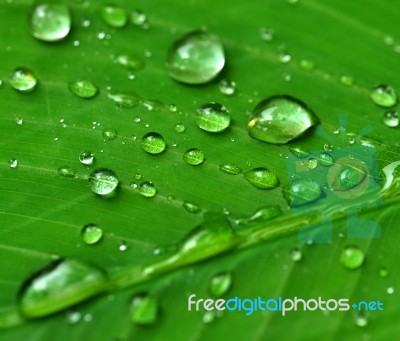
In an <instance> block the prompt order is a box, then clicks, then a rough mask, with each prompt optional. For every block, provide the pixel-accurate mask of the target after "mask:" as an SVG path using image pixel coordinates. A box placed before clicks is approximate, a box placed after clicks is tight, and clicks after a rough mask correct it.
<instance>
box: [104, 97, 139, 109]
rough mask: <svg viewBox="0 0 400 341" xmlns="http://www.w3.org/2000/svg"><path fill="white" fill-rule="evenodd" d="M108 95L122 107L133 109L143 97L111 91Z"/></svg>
mask: <svg viewBox="0 0 400 341" xmlns="http://www.w3.org/2000/svg"><path fill="white" fill-rule="evenodd" d="M107 97H108V98H109V99H110V100H111V101H112V102H114V103H115V104H116V105H117V106H119V107H121V108H126V109H131V108H134V107H136V106H138V105H139V104H140V103H141V102H142V99H141V98H140V97H139V96H137V95H134V94H132V95H128V94H118V93H109V94H108V95H107Z"/></svg>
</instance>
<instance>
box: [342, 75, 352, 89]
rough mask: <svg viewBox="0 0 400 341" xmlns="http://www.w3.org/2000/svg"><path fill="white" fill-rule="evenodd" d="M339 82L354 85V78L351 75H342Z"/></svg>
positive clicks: (348, 85) (349, 85) (344, 84)
mask: <svg viewBox="0 0 400 341" xmlns="http://www.w3.org/2000/svg"><path fill="white" fill-rule="evenodd" d="M339 83H340V84H341V85H343V86H347V87H352V86H353V85H354V78H353V77H351V76H346V75H343V76H340V77H339Z"/></svg>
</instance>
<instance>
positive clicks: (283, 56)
mask: <svg viewBox="0 0 400 341" xmlns="http://www.w3.org/2000/svg"><path fill="white" fill-rule="evenodd" d="M291 60H292V56H291V55H290V54H289V53H287V52H286V51H281V52H280V53H279V61H280V62H281V63H284V64H286V63H289V62H290V61H291Z"/></svg>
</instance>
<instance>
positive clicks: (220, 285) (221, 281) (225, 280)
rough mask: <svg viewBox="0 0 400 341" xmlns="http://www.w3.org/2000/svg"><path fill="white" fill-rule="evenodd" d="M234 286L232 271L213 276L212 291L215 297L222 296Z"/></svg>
mask: <svg viewBox="0 0 400 341" xmlns="http://www.w3.org/2000/svg"><path fill="white" fill-rule="evenodd" d="M231 286H232V274H231V273H230V272H221V273H219V274H216V275H215V276H213V277H212V278H211V283H210V287H209V290H210V293H211V295H213V296H214V297H222V296H223V295H225V294H226V293H227V292H228V290H229V289H230V288H231Z"/></svg>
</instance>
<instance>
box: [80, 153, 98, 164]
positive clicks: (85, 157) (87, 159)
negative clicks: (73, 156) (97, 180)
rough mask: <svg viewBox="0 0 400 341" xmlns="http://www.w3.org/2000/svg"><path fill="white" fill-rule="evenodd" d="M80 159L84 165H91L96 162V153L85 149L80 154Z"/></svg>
mask: <svg viewBox="0 0 400 341" xmlns="http://www.w3.org/2000/svg"><path fill="white" fill-rule="evenodd" d="M79 161H80V162H81V163H82V164H84V165H88V166H91V165H93V163H94V155H93V153H92V152H91V151H89V150H85V151H83V152H82V153H80V154H79Z"/></svg>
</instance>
